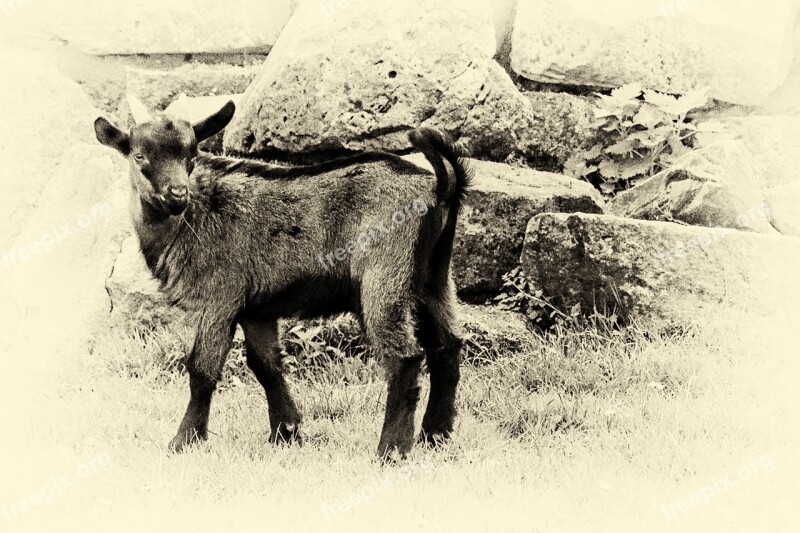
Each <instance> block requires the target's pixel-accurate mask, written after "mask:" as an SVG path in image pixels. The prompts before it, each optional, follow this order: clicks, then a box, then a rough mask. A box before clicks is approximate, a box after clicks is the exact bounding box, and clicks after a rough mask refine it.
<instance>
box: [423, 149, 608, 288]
mask: <svg viewBox="0 0 800 533" xmlns="http://www.w3.org/2000/svg"><path fill="white" fill-rule="evenodd" d="M407 159H409V160H411V161H413V162H414V163H416V164H419V165H420V166H423V167H425V168H429V166H428V164H427V162H426V161H425V159H424V157H423V156H421V155H419V154H415V155H414V156H408V157H407ZM470 166H471V168H472V170H473V182H472V188H471V189H470V192H469V194H468V195H467V198H466V201H465V204H464V205H463V206H462V210H461V214H460V216H459V219H458V226H457V230H456V240H455V244H454V249H453V276H454V279H455V283H456V287H457V289H458V293H459V296H461V297H462V298H464V299H465V300H467V301H483V300H485V299H486V298H488V297H491V296H494V295H496V294H497V293H498V291H499V289H500V288H501V287H502V285H503V280H502V277H503V275H504V274H506V273H508V272H510V271H511V270H513V269H514V268H515V267H516V266H518V265H519V256H520V253H521V252H522V244H523V241H524V239H525V228H526V226H527V224H528V220H530V218H531V217H532V216H534V215H537V214H539V213H548V212H556V213H575V212H583V213H602V212H603V209H604V202H603V199H602V197H601V196H600V194H599V193H598V192H597V191H596V190H595V189H594V188H593V187H592V186H591V185H590V184H589V183H586V182H583V181H579V180H576V179H574V178H570V177H567V176H563V175H560V174H553V173H549V172H540V171H536V170H532V169H528V168H522V167H513V166H510V165H505V164H502V163H491V162H486V161H478V160H471V161H470Z"/></svg>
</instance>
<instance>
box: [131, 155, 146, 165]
mask: <svg viewBox="0 0 800 533" xmlns="http://www.w3.org/2000/svg"><path fill="white" fill-rule="evenodd" d="M133 160H134V161H136V162H137V163H141V162H142V161H144V156H143V155H142V154H134V155H133Z"/></svg>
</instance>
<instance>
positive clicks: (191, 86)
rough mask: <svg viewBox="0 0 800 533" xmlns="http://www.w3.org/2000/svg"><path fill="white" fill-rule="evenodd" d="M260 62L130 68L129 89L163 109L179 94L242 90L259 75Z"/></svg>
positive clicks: (211, 93)
mask: <svg viewBox="0 0 800 533" xmlns="http://www.w3.org/2000/svg"><path fill="white" fill-rule="evenodd" d="M257 73H258V66H257V65H251V66H238V65H206V64H203V63H189V64H186V65H183V66H181V67H179V68H177V69H170V70H155V69H144V68H137V67H128V69H127V93H128V94H132V95H134V96H136V97H137V98H139V100H141V101H142V103H143V104H144V105H145V106H146V107H147V108H148V109H151V110H156V111H162V110H164V109H166V108H167V106H169V104H170V103H172V102H173V101H174V100H175V99H176V98H177V97H178V96H179V95H181V94H184V95H186V96H188V97H197V96H218V95H224V94H241V93H243V92H244V91H245V89H247V86H248V85H250V82H252V81H253V79H254V78H255V77H256V74H257Z"/></svg>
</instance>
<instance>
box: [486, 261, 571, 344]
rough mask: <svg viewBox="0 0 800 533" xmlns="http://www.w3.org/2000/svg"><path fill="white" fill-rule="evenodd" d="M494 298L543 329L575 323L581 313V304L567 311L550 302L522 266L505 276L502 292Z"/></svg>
mask: <svg viewBox="0 0 800 533" xmlns="http://www.w3.org/2000/svg"><path fill="white" fill-rule="evenodd" d="M494 300H495V302H497V303H498V304H499V305H500V307H502V308H504V309H507V310H509V311H516V312H519V313H522V314H523V315H525V318H526V319H527V320H528V321H529V322H530V323H531V324H533V325H535V326H536V327H539V328H542V329H550V328H552V327H554V326H556V325H560V326H563V325H567V324H571V323H575V322H576V321H577V319H578V317H579V316H580V314H581V306H580V304H575V305H574V306H573V307H572V309H570V310H569V313H565V312H563V311H561V310H559V309H558V308H557V307H555V306H554V305H553V304H551V303H550V302H548V301H547V299H546V298H545V297H544V295H543V293H542V291H541V290H539V289H537V288H536V287H535V286H534V285H533V283H532V282H531V281H530V280H529V279H528V277H527V276H526V275H525V271H524V270H522V267H517V268H515V269H514V270H512V271H511V272H509V273H508V274H505V275H504V276H503V289H502V293H501V294H500V295H499V296H496V297H495V299H494Z"/></svg>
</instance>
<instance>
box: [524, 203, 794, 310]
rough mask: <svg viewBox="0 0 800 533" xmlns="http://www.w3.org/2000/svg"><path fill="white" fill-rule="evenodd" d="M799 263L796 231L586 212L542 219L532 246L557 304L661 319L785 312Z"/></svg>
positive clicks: (527, 260)
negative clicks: (785, 234)
mask: <svg viewBox="0 0 800 533" xmlns="http://www.w3.org/2000/svg"><path fill="white" fill-rule="evenodd" d="M798 261H800V239H795V238H792V237H782V236H777V235H762V234H757V233H751V232H742V231H736V230H729V229H718V228H701V227H696V226H684V225H679V224H674V223H667V222H651V221H642V220H632V219H623V218H618V217H615V216H609V215H585V214H542V215H538V216H536V217H534V218H533V219H532V220H531V221H530V224H529V225H528V231H527V235H526V239H525V249H524V251H523V254H522V264H523V268H524V269H525V271H526V273H527V275H528V276H529V277H530V278H531V280H532V281H533V282H534V283H536V284H538V286H539V287H540V288H541V289H542V290H543V291H544V293H545V295H546V296H547V297H549V298H550V299H551V300H552V301H553V302H554V303H555V305H557V306H562V308H566V309H570V308H571V307H572V306H574V305H576V304H580V305H581V309H582V311H583V312H591V311H592V310H593V309H595V308H596V309H599V310H611V309H615V310H616V311H617V312H618V313H619V314H620V315H621V316H622V317H624V318H626V319H628V320H634V321H636V322H639V323H653V324H657V325H669V324H674V323H688V322H695V321H698V320H702V319H703V317H707V316H710V315H712V314H715V313H719V312H720V311H721V310H723V309H726V308H728V309H736V310H744V311H746V312H750V313H755V314H760V315H768V314H771V313H775V312H781V311H782V310H784V309H787V308H788V306H794V305H796V302H797V297H798V295H800V294H798V293H800V286H798V284H797V283H796V279H797V274H796V266H795V265H796V264H797V262H798Z"/></svg>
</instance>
